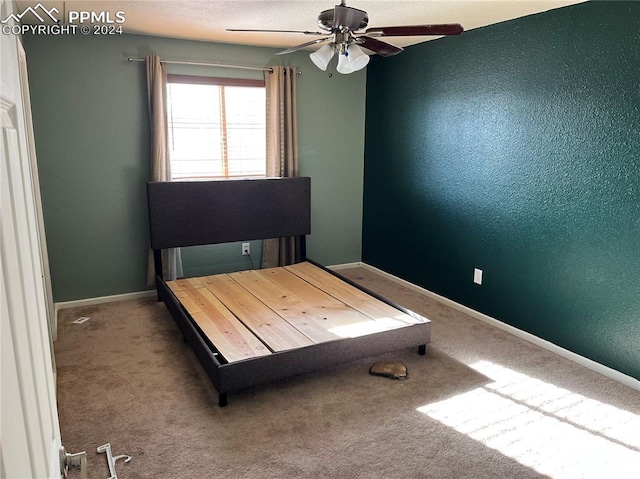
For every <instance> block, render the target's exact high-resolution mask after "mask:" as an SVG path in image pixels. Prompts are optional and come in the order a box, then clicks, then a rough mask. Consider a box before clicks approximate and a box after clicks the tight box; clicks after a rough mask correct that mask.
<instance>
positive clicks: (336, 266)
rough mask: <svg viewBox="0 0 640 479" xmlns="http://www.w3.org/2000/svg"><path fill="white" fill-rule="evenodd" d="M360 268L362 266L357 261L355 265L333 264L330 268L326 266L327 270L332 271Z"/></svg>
mask: <svg viewBox="0 0 640 479" xmlns="http://www.w3.org/2000/svg"><path fill="white" fill-rule="evenodd" d="M360 266H364V265H363V264H362V263H361V262H360V261H357V262H355V263H342V264H333V265H331V266H327V268H329V269H330V270H333V271H340V270H341V269H349V268H358V267H360Z"/></svg>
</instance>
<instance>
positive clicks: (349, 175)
mask: <svg viewBox="0 0 640 479" xmlns="http://www.w3.org/2000/svg"><path fill="white" fill-rule="evenodd" d="M24 44H25V50H26V52H27V61H28V68H29V83H30V88H31V97H32V98H31V99H32V108H33V122H34V129H35V137H36V149H37V155H38V166H39V173H40V184H41V189H42V198H43V209H44V217H45V229H46V236H47V244H48V252H49V260H50V266H51V276H52V283H53V293H54V299H55V301H57V302H60V301H69V300H75V299H81V298H89V297H97V296H106V295H113V294H119V293H127V292H134V291H141V290H145V289H148V287H147V283H146V261H147V247H148V228H147V212H146V197H145V182H146V181H147V180H148V178H149V156H150V153H149V146H148V144H149V141H150V140H149V124H148V119H147V101H146V80H145V76H144V71H145V68H144V64H142V63H129V62H127V57H129V56H134V57H143V56H145V55H148V54H151V53H157V54H158V55H160V56H161V57H162V58H166V59H178V60H191V61H201V62H219V63H236V64H242V65H252V66H267V65H274V64H289V65H296V66H298V67H299V68H301V69H302V71H303V75H302V76H300V77H299V80H298V105H299V107H298V115H299V116H298V121H299V147H300V164H301V174H302V175H305V176H310V177H311V179H312V234H311V236H310V237H309V238H308V254H309V256H310V257H311V258H314V259H316V260H317V261H319V262H321V263H324V264H338V263H345V262H352V261H359V260H360V253H361V251H360V248H361V224H362V175H363V161H364V160H363V155H364V107H365V80H366V76H365V72H358V73H355V74H352V75H346V76H345V75H333V77H332V78H329V77H328V75H327V73H325V72H321V71H320V70H318V69H317V68H315V67H314V66H313V64H312V63H311V61H310V60H309V57H308V52H306V53H305V52H297V53H295V54H292V55H287V56H281V57H276V56H274V53H275V52H276V51H277V50H275V49H268V48H256V47H246V46H237V45H223V44H213V43H206V42H192V41H183V40H175V39H167V38H158V37H147V36H141V35H121V36H120V35H116V36H107V37H101V36H92V35H89V36H81V35H78V36H73V35H70V36H47V35H39V36H25V37H24ZM170 72H173V73H191V74H208V75H216V76H237V77H255V76H256V75H258V77H260V76H261V75H262V73H260V72H257V73H256V72H248V71H243V70H229V69H214V68H204V69H203V68H201V67H184V66H182V67H177V66H172V67H170ZM258 251H259V244H254V245H252V253H253V254H252V256H253V257H254V262H255V261H257V260H259V255H258V254H256V253H258ZM184 264H185V273H187V274H193V275H197V274H204V273H207V272H208V273H213V272H218V271H228V270H235V269H247V268H249V262H248V260H247V258H246V257H242V256H241V255H240V246H239V245H224V246H219V247H215V248H211V247H208V248H201V249H199V250H197V251H194V250H191V249H190V250H188V251H184Z"/></svg>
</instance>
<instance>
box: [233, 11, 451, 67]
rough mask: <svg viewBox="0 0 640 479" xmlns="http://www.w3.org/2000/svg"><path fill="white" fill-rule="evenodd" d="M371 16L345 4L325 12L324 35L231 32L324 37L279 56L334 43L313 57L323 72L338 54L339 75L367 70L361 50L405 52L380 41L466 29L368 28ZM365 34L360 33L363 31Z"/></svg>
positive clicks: (321, 24) (321, 21)
mask: <svg viewBox="0 0 640 479" xmlns="http://www.w3.org/2000/svg"><path fill="white" fill-rule="evenodd" d="M368 24H369V15H368V14H367V12H365V11H364V10H359V9H357V8H353V7H348V6H347V5H346V3H345V0H342V1H341V3H340V5H336V6H335V7H334V8H332V9H329V10H324V11H323V12H321V13H320V15H318V27H319V28H320V29H321V30H323V31H322V32H318V31H316V32H311V31H302V30H251V29H238V28H228V29H227V31H229V32H277V33H302V34H304V35H321V36H322V38H317V39H315V40H311V41H310V42H306V43H302V44H300V45H296V46H295V47H291V48H287V49H286V50H282V51H281V52H278V53H276V55H285V54H287V53H293V52H295V51H298V50H302V49H303V48H306V47H308V46H311V45H317V44H320V43H326V42H330V43H328V44H326V45H324V46H323V47H321V48H320V49H319V50H317V51H315V52H314V53H312V54H311V55H309V56H310V57H311V60H312V61H313V63H314V64H315V65H316V66H317V67H318V68H320V69H321V70H323V71H324V70H326V69H327V66H328V65H329V61H330V60H331V58H333V56H334V55H335V54H336V53H337V54H338V67H337V70H338V72H339V73H344V74H348V73H352V72H355V71H358V70H361V69H362V68H364V67H365V66H366V65H367V63H369V55H367V54H366V53H364V52H363V51H362V49H361V48H360V47H361V46H362V47H364V48H366V49H367V50H371V51H372V52H375V53H377V54H378V55H380V56H381V57H390V56H392V55H397V54H398V53H400V52H402V51H403V49H402V48H400V47H397V46H395V45H391V44H390V43H387V42H383V41H382V40H378V37H404V36H423V35H459V34H461V33H462V31H463V28H462V25H460V24H458V23H445V24H439V25H407V26H395V27H377V28H367V25H368ZM365 28H366V30H364V32H361V33H357V32H359V31H361V30H363V29H365Z"/></svg>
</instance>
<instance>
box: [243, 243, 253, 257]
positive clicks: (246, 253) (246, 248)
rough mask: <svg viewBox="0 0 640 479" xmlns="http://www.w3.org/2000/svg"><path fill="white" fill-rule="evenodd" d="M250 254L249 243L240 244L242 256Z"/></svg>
mask: <svg viewBox="0 0 640 479" xmlns="http://www.w3.org/2000/svg"><path fill="white" fill-rule="evenodd" d="M250 254H251V243H242V256H247V255H250Z"/></svg>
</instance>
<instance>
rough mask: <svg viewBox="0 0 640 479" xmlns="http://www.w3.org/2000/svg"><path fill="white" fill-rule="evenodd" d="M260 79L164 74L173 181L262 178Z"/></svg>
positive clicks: (263, 134)
mask: <svg viewBox="0 0 640 479" xmlns="http://www.w3.org/2000/svg"><path fill="white" fill-rule="evenodd" d="M265 95H266V93H265V88H264V81H260V80H237V79H227V78H209V77H189V76H179V75H168V77H167V116H168V118H167V120H168V127H169V159H170V161H171V175H172V178H173V179H174V180H200V179H211V178H239V177H264V176H266V130H265V115H266V113H265V111H266V108H265V102H266V96H265Z"/></svg>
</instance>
